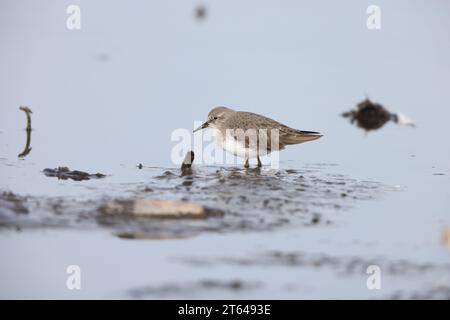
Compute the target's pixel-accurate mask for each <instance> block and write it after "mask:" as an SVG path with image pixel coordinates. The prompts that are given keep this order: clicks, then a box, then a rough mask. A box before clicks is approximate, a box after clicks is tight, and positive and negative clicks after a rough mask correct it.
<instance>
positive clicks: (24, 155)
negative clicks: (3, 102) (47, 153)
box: [17, 106, 33, 158]
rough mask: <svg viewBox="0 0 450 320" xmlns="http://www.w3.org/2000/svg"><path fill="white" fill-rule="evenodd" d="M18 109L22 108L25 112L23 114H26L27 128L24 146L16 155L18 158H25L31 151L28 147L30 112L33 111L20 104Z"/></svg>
mask: <svg viewBox="0 0 450 320" xmlns="http://www.w3.org/2000/svg"><path fill="white" fill-rule="evenodd" d="M19 109H20V110H22V111H23V112H25V114H26V115H27V128H26V129H25V131H26V134H27V140H26V143H25V148H24V149H23V151H22V152H21V153H19V154H18V155H17V156H18V157H19V158H25V157H26V156H27V155H28V154H29V153H30V152H31V147H30V145H31V113H33V112H32V111H31V109H30V108H28V107H27V106H21V107H19Z"/></svg>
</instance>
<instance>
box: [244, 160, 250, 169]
mask: <svg viewBox="0 0 450 320" xmlns="http://www.w3.org/2000/svg"><path fill="white" fill-rule="evenodd" d="M249 167H250V164H249V163H248V158H247V159H245V163H244V168H249Z"/></svg>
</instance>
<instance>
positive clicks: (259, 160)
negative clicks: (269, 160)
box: [257, 156, 262, 168]
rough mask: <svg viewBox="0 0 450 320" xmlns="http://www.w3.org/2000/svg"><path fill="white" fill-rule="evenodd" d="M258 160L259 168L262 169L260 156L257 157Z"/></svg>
mask: <svg viewBox="0 0 450 320" xmlns="http://www.w3.org/2000/svg"><path fill="white" fill-rule="evenodd" d="M257 159H258V167H259V168H261V167H262V163H261V159H260V158H259V156H258V157H257Z"/></svg>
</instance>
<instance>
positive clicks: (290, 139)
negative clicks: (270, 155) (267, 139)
mask: <svg viewBox="0 0 450 320" xmlns="http://www.w3.org/2000/svg"><path fill="white" fill-rule="evenodd" d="M322 136H323V135H322V134H321V133H320V132H315V131H303V130H295V129H291V130H289V132H288V133H287V134H286V135H285V136H284V137H283V138H282V140H283V141H282V142H283V143H284V144H286V145H288V144H299V143H303V142H308V141H312V140H316V139H319V138H320V137H322Z"/></svg>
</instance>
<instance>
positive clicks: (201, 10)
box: [194, 4, 208, 21]
mask: <svg viewBox="0 0 450 320" xmlns="http://www.w3.org/2000/svg"><path fill="white" fill-rule="evenodd" d="M207 14H208V10H207V8H206V6H204V5H202V4H199V5H198V6H197V7H196V8H195V11H194V16H195V19H197V20H199V21H201V20H204V19H205V18H206V16H207Z"/></svg>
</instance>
